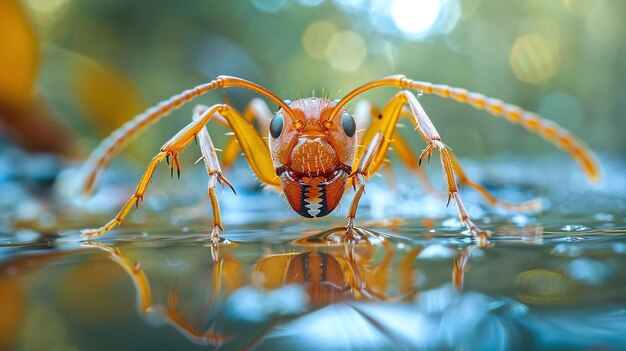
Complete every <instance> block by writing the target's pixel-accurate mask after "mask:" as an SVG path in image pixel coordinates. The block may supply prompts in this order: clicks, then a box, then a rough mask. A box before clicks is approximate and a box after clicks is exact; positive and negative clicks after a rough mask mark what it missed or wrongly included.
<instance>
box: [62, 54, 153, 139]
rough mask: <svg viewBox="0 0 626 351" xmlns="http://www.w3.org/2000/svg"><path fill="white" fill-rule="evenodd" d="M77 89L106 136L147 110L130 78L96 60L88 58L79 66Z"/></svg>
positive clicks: (75, 86)
mask: <svg viewBox="0 0 626 351" xmlns="http://www.w3.org/2000/svg"><path fill="white" fill-rule="evenodd" d="M73 86H74V91H75V93H76V96H77V97H78V99H79V101H80V102H81V105H82V106H83V108H84V109H85V111H86V112H87V117H88V118H89V119H90V120H91V122H92V124H93V125H94V127H96V129H97V132H98V133H99V135H100V136H103V137H104V136H107V135H109V134H110V133H111V132H112V131H113V130H115V129H117V128H119V127H120V126H121V125H122V124H124V123H125V122H127V121H129V120H130V119H131V118H132V117H134V116H135V115H137V114H139V113H141V112H142V111H143V109H144V105H143V103H142V102H141V98H140V94H139V92H138V91H137V89H136V88H135V86H134V85H133V83H132V82H131V80H130V79H128V78H127V77H126V76H125V75H124V74H123V73H121V72H119V71H117V70H116V69H115V68H113V67H111V66H108V65H104V64H101V63H98V62H95V61H93V60H89V59H85V60H82V61H81V62H80V64H78V65H76V71H75V72H74V79H73Z"/></svg>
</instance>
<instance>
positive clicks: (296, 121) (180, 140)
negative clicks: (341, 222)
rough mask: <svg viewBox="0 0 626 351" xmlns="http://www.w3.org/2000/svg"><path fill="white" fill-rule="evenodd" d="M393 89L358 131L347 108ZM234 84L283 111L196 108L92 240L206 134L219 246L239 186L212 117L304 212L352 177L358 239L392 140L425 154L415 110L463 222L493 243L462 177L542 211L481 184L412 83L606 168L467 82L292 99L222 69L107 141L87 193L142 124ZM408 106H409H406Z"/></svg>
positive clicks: (89, 170)
mask: <svg viewBox="0 0 626 351" xmlns="http://www.w3.org/2000/svg"><path fill="white" fill-rule="evenodd" d="M383 86H390V87H397V88H400V89H402V90H400V91H399V92H398V93H396V94H395V95H394V96H393V97H392V98H391V100H389V102H388V103H387V104H386V105H385V106H384V107H383V108H382V110H380V111H377V110H376V109H375V108H370V111H371V112H372V113H373V115H372V117H373V118H371V123H370V124H369V126H368V127H367V129H366V131H365V133H363V134H362V135H359V137H358V138H357V133H356V131H357V125H356V122H355V119H354V118H353V117H352V115H350V114H349V113H348V111H346V110H345V109H344V106H345V105H346V103H348V102H349V101H351V100H352V99H353V98H355V97H356V96H358V95H360V94H362V93H363V92H365V91H368V90H370V89H373V88H377V87H383ZM230 87H241V88H247V89H249V90H252V91H255V92H257V93H259V94H261V95H263V96H265V97H266V98H269V99H270V100H272V101H273V102H275V103H276V104H278V106H279V107H280V108H279V110H278V112H277V113H276V114H275V115H272V113H271V112H270V110H269V108H267V106H266V105H265V104H264V103H261V102H260V100H256V99H255V100H253V101H254V103H251V104H250V105H249V106H248V108H247V109H246V111H245V112H244V114H243V115H242V114H241V113H239V112H238V111H237V110H235V109H234V108H233V107H232V106H230V105H229V104H228V103H226V104H216V105H213V106H211V107H205V106H197V107H196V108H195V109H194V114H193V121H192V122H191V123H189V124H188V125H187V126H186V127H185V128H183V129H182V130H181V131H179V132H178V133H177V134H176V135H175V136H174V137H172V138H171V139H170V140H169V141H168V142H166V143H165V144H164V145H163V146H162V147H161V151H160V152H159V153H158V154H157V155H156V156H154V158H153V159H152V161H151V162H150V163H149V165H148V168H147V169H146V171H145V173H144V174H143V176H142V178H141V180H140V181H139V184H138V185H137V188H136V190H135V193H134V194H133V195H132V196H131V197H130V199H129V200H128V201H127V202H126V204H125V205H124V206H123V207H122V209H121V211H120V212H119V213H118V214H117V216H115V217H114V218H113V219H112V220H111V221H109V222H108V223H106V224H105V225H104V226H102V227H100V228H98V229H88V230H84V231H83V232H82V236H83V237H93V236H98V235H101V234H103V233H105V232H108V231H109V230H111V229H113V228H114V227H115V226H117V225H118V224H119V223H120V222H121V221H122V219H123V218H124V217H125V216H126V215H127V214H128V211H129V210H130V209H131V207H132V206H133V205H137V206H138V205H139V203H140V202H141V200H142V199H143V196H144V193H145V191H146V188H147V186H148V183H149V181H150V179H151V178H152V175H153V173H154V170H155V168H156V166H157V164H159V163H160V162H161V161H163V160H165V159H167V160H168V162H170V157H171V165H170V169H171V172H172V173H173V170H174V168H176V170H177V173H178V175H179V176H180V165H179V161H178V154H179V153H180V152H181V151H182V150H183V149H184V148H185V147H186V146H187V145H189V143H190V142H191V141H192V140H194V138H197V140H198V143H199V147H200V150H201V152H202V156H203V159H204V164H205V166H206V171H207V173H208V175H209V183H208V193H209V197H210V199H211V205H212V207H213V223H214V225H213V231H212V239H213V241H214V242H215V243H217V242H218V241H219V231H220V230H223V226H222V220H221V216H220V209H219V204H218V201H217V195H216V194H215V188H216V187H217V183H220V184H222V185H224V184H225V185H228V186H229V187H230V188H231V189H232V190H233V192H234V191H235V190H234V187H233V186H232V184H231V183H230V182H229V181H228V180H227V179H226V178H225V177H224V175H223V174H222V170H221V168H220V164H219V162H218V158H217V154H216V150H215V148H214V147H213V144H212V142H211V138H210V136H209V133H208V132H207V130H206V128H205V125H206V124H207V123H208V122H209V121H211V120H213V121H217V122H218V123H220V124H222V125H225V126H227V127H229V128H230V129H232V130H233V132H234V135H235V137H236V139H237V142H238V143H239V146H240V147H241V150H242V151H243V154H244V155H245V157H246V159H247V161H248V163H249V164H250V167H251V168H252V170H253V172H254V173H255V174H256V176H257V177H258V178H259V179H260V180H261V181H262V182H263V183H265V184H266V185H268V186H269V187H271V188H275V189H282V191H283V192H284V193H285V195H286V197H287V200H288V202H289V204H290V205H291V207H292V208H293V209H294V210H295V211H296V212H297V213H298V214H299V215H301V216H303V217H322V216H325V215H327V214H329V213H330V212H332V211H333V210H334V209H335V207H336V206H337V205H338V204H339V200H341V198H342V196H343V194H344V192H345V187H346V184H348V183H349V182H350V183H351V184H352V186H353V188H354V189H355V191H356V194H355V196H354V199H353V200H352V204H351V206H350V209H349V211H348V215H347V217H346V218H347V220H348V223H347V225H346V229H347V230H346V234H347V239H349V240H352V239H354V238H357V237H356V236H354V235H355V234H358V235H360V236H362V234H361V233H359V232H358V230H356V228H355V227H354V218H355V216H356V210H357V205H358V203H359V199H360V198H361V195H362V194H363V191H364V189H365V181H366V180H367V179H368V178H369V177H370V176H372V175H373V174H375V173H376V172H377V171H378V170H379V168H380V166H381V165H382V164H383V163H384V160H385V158H386V155H387V152H388V150H389V148H390V146H391V145H393V146H394V149H395V150H396V152H397V153H399V155H400V158H401V159H402V160H403V161H405V163H407V164H409V165H410V163H411V162H412V161H411V160H415V157H414V155H412V153H411V152H410V149H409V148H408V147H407V146H406V145H407V144H406V142H405V141H404V140H403V139H402V137H401V136H400V134H399V133H397V131H396V124H397V123H398V120H399V119H400V118H401V117H407V118H408V119H409V120H410V121H411V122H412V123H413V125H414V126H415V129H416V130H417V131H418V132H419V133H420V135H421V136H422V138H423V139H424V140H425V142H426V148H425V149H424V150H423V151H422V153H421V154H420V156H419V159H418V160H417V163H418V165H420V164H421V161H422V160H423V159H424V158H425V157H427V158H428V160H430V157H431V153H432V152H433V151H434V150H436V151H439V154H440V159H441V166H442V168H443V173H444V176H445V180H446V185H447V193H448V204H449V203H450V200H451V199H454V201H455V203H456V206H457V208H458V212H459V215H460V218H461V221H462V222H463V224H464V225H465V226H466V227H467V229H468V230H469V232H470V233H471V234H472V235H473V236H474V237H476V239H477V240H479V241H480V242H485V241H486V238H487V237H488V236H489V235H490V233H489V232H487V231H484V230H482V229H480V228H479V227H478V226H476V225H475V224H474V223H473V222H472V220H471V219H470V217H469V215H468V213H467V210H466V209H465V206H464V205H463V202H462V201H461V197H460V196H459V193H458V189H457V183H456V180H455V176H456V177H457V178H458V180H459V181H460V183H461V184H462V185H466V186H469V187H471V188H473V189H475V190H477V191H478V192H479V193H480V194H481V195H482V196H483V197H484V198H485V199H486V200H487V201H488V202H489V203H490V204H491V205H498V206H503V207H505V208H508V209H511V210H530V209H535V208H537V206H538V203H537V202H536V201H531V202H528V203H523V204H510V203H506V202H502V201H499V200H497V199H496V198H494V197H493V196H492V195H491V194H489V192H487V190H486V189H485V188H483V187H482V186H480V185H479V184H477V183H475V182H473V181H471V180H470V179H469V178H468V177H467V175H466V174H465V172H464V171H463V169H462V168H461V166H460V164H459V162H458V161H457V159H456V157H455V156H454V155H453V154H452V151H451V150H450V149H449V148H448V147H447V146H446V145H445V144H444V143H443V142H442V141H441V137H440V136H439V133H438V132H437V130H436V129H435V126H434V125H433V123H432V122H431V120H430V118H429V117H428V115H427V114H426V112H425V111H424V109H423V108H422V106H421V104H420V103H419V101H418V99H417V97H416V96H415V95H414V94H413V93H412V92H411V91H410V90H409V89H414V90H417V91H420V92H423V93H427V94H436V95H439V96H441V97H445V98H452V99H454V100H456V101H458V102H461V103H466V104H469V105H471V106H473V107H474V108H477V109H484V110H486V111H487V112H489V113H491V114H493V115H495V116H502V117H504V118H505V119H507V120H508V121H509V122H512V123H517V124H521V125H522V126H523V127H524V128H526V129H527V130H529V131H531V132H534V133H538V134H539V135H540V136H542V137H543V138H544V139H546V140H548V141H551V142H552V143H554V144H555V145H556V146H558V147H559V148H561V149H563V150H564V151H565V152H567V153H568V154H569V155H570V156H571V157H572V158H574V159H575V160H576V161H577V162H578V163H579V165H580V167H581V168H582V169H583V171H584V172H585V173H586V174H587V176H588V177H589V178H590V179H592V180H597V179H598V178H599V169H598V165H597V163H596V161H595V158H594V157H593V155H592V153H591V151H590V150H589V149H588V148H587V147H586V146H585V145H584V144H583V143H582V142H581V141H579V140H578V139H577V138H576V137H575V136H573V135H572V134H571V133H570V132H568V131H566V130H564V129H563V128H561V127H559V126H558V125H556V124H555V123H553V122H550V121H547V120H544V119H542V118H541V117H539V116H538V115H536V114H534V113H531V112H528V111H524V110H522V109H521V108H520V107H518V106H514V105H511V104H507V103H504V102H503V101H501V100H497V99H493V98H489V97H486V96H485V95H482V94H478V93H473V92H469V91H467V90H465V89H460V88H453V87H449V86H446V85H435V84H431V83H427V82H419V81H414V80H410V79H408V78H406V77H404V76H403V75H395V76H389V77H385V78H381V79H378V80H374V81H371V82H369V83H366V84H364V85H362V86H360V87H358V88H356V89H354V90H353V91H351V92H350V93H348V94H347V95H346V96H344V97H343V98H342V99H341V100H338V101H333V100H328V99H324V98H315V97H309V98H303V99H300V100H295V101H289V100H286V101H283V100H281V99H280V98H278V97H277V96H276V95H274V94H273V93H271V92H270V91H268V90H267V89H265V88H263V87H261V86H259V85H257V84H254V83H252V82H249V81H246V80H243V79H240V78H235V77H229V76H219V77H217V78H216V79H215V80H213V81H211V82H209V83H206V84H203V85H199V86H197V87H195V88H193V89H190V90H186V91H184V92H182V93H181V94H178V95H174V96H172V97H171V98H170V99H169V100H166V101H163V102H161V103H159V104H158V105H156V106H155V107H152V108H150V109H148V110H147V111H146V112H144V113H143V114H140V115H138V116H136V117H135V118H133V119H132V120H131V121H129V122H127V123H126V124H125V125H123V126H122V127H121V128H119V129H118V130H117V131H115V132H114V133H113V134H111V136H109V137H108V138H107V139H105V140H104V141H103V142H102V143H101V145H100V146H99V147H98V148H97V149H96V150H95V151H94V152H93V153H92V155H91V156H90V158H89V160H88V161H87V163H86V165H85V172H86V180H85V182H84V185H83V188H82V190H83V193H87V192H88V191H89V190H90V189H91V188H92V187H93V185H94V183H95V181H96V178H97V176H98V175H99V173H100V172H101V171H102V170H103V169H104V168H106V166H107V165H108V164H109V162H110V160H111V158H112V157H113V156H114V154H115V153H116V152H118V151H119V150H120V149H121V148H122V147H123V146H125V145H126V144H127V143H128V142H129V140H130V139H131V138H133V137H135V136H137V135H138V134H139V132H140V131H142V130H144V129H145V128H146V127H147V126H149V125H150V124H152V123H154V122H156V121H157V120H159V119H160V118H161V117H163V116H165V115H167V114H169V113H170V112H171V111H172V110H174V109H176V108H179V107H180V106H182V105H183V104H185V103H186V102H188V101H190V100H192V99H194V98H196V97H198V96H200V95H202V94H205V93H207V92H209V91H212V90H215V89H217V88H230ZM406 105H408V107H409V108H408V109H407V108H405V106H406ZM254 118H259V119H261V120H262V121H264V122H265V123H267V121H270V122H269V138H268V140H267V141H266V140H264V138H263V137H262V136H261V135H260V134H259V132H258V131H257V130H256V129H255V128H254V126H253V123H252V122H253V120H254ZM229 162H230V161H229Z"/></svg>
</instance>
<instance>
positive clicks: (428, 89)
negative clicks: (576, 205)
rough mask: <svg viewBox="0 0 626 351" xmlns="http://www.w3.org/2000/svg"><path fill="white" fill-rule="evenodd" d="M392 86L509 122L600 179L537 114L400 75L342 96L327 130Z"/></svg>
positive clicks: (584, 156)
mask: <svg viewBox="0 0 626 351" xmlns="http://www.w3.org/2000/svg"><path fill="white" fill-rule="evenodd" d="M383 86H393V87H398V88H409V89H416V90H419V91H421V92H423V93H426V94H435V95H439V96H441V97H443V98H450V99H453V100H456V101H457V102H460V103H463V104H469V105H470V106H472V107H474V108H476V109H479V110H485V111H487V112H489V113H490V114H492V115H494V116H497V117H504V118H505V119H506V120H508V121H509V122H511V123H515V124H519V125H521V126H523V127H524V128H526V129H527V130H528V131H529V132H532V133H537V134H539V135H540V136H541V137H542V138H544V139H545V140H547V141H550V142H552V143H553V144H554V145H556V146H557V147H558V148H560V149H563V150H564V151H565V152H567V153H568V154H569V155H570V156H571V157H572V158H573V159H574V160H575V161H576V162H578V164H579V166H580V167H581V169H582V170H583V171H584V172H585V174H586V175H587V176H588V177H589V179H591V180H592V181H597V180H599V179H600V169H599V167H598V162H597V161H596V158H595V156H594V155H593V153H592V152H591V150H589V148H588V147H587V146H586V145H585V144H584V143H583V142H582V141H580V140H578V139H577V138H576V136H574V135H573V134H572V133H570V132H569V131H567V130H565V129H563V128H561V127H560V126H558V125H557V124H556V123H554V122H550V121H548V120H545V119H542V118H541V117H540V116H538V115H537V114H534V113H532V112H528V111H524V110H523V109H522V108H520V107H519V106H515V105H512V104H507V103H504V102H503V101H502V100H498V99H494V98H490V97H487V96H485V95H483V94H479V93H474V92H470V91H467V90H466V89H461V88H454V87H450V86H447V85H441V84H432V83H428V82H419V81H415V80H411V79H408V78H406V77H405V76H403V75H395V76H389V77H384V78H381V79H377V80H374V81H371V82H369V83H365V84H363V85H361V86H360V87H357V88H356V89H354V90H352V91H351V92H349V93H348V94H347V95H346V96H344V97H343V98H342V99H341V100H340V101H339V102H338V103H337V104H336V105H335V107H333V110H332V111H331V112H330V115H329V117H328V119H327V120H326V122H325V125H326V127H329V126H330V125H331V123H332V120H333V119H334V118H336V117H337V114H338V112H339V110H340V109H341V108H342V107H343V106H344V105H345V104H346V103H348V102H349V101H350V100H352V99H353V98H354V97H356V96H357V95H359V94H362V93H363V92H365V91H368V90H371V89H374V88H378V87H383Z"/></svg>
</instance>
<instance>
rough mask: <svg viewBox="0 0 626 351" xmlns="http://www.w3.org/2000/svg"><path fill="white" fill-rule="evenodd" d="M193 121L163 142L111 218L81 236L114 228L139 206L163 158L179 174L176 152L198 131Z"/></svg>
mask: <svg viewBox="0 0 626 351" xmlns="http://www.w3.org/2000/svg"><path fill="white" fill-rule="evenodd" d="M225 107H226V105H214V106H213V107H211V109H209V110H207V111H205V114H204V115H203V116H205V115H207V114H210V115H208V118H210V117H211V115H213V114H214V113H216V112H218V111H219V110H220V109H223V108H225ZM208 118H207V120H208ZM194 123H195V122H192V123H191V124H190V125H188V126H187V127H185V128H183V130H181V131H180V132H178V133H177V134H176V135H175V136H174V137H173V138H172V139H170V140H169V141H168V142H167V143H165V144H164V145H163V146H162V147H161V152H159V153H158V154H157V155H156V156H154V157H153V158H152V161H150V163H149V164H148V167H147V168H146V171H145V172H144V173H143V176H142V177H141V179H140V180H139V184H137V188H136V189H135V192H134V193H133V195H132V196H131V197H130V199H128V201H126V203H125V204H124V206H123V207H122V209H121V210H120V212H119V213H118V214H117V215H116V216H115V217H114V218H113V219H111V220H110V221H109V222H108V223H106V224H105V225H103V226H102V227H100V228H97V229H85V230H82V233H81V236H82V237H93V236H99V235H102V234H104V233H106V232H108V231H110V230H111V229H113V228H115V227H116V226H117V225H118V224H120V223H121V222H122V219H124V217H126V215H127V214H128V212H129V211H130V209H131V208H132V207H133V205H135V206H137V207H139V203H140V202H141V200H142V199H143V196H144V194H145V192H146V189H147V188H148V184H149V183H150V179H152V176H153V175H154V171H155V169H156V166H157V165H158V164H159V163H161V162H162V161H163V160H164V159H166V158H167V159H168V160H169V157H170V156H171V157H172V164H171V170H172V172H173V170H174V167H176V169H177V172H178V175H179V176H180V165H179V163H178V153H179V152H180V151H182V150H183V149H184V148H185V147H186V146H187V145H188V144H189V142H190V141H191V140H192V139H193V137H194V136H195V135H197V134H198V133H199V129H200V128H190V127H192V126H193V125H194ZM202 127H204V125H202ZM189 134H191V137H192V138H191V139H189V137H188V135H189ZM185 136H187V138H186V139H188V140H186V139H185Z"/></svg>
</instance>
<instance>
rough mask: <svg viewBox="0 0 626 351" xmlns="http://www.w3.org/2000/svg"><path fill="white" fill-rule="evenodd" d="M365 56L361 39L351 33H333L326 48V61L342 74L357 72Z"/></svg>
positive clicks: (365, 50)
mask: <svg viewBox="0 0 626 351" xmlns="http://www.w3.org/2000/svg"><path fill="white" fill-rule="evenodd" d="M366 54H367V49H366V47H365V41H364V40H363V37H361V36H360V35H358V34H356V33H355V32H352V31H345V32H338V33H335V34H334V35H333V36H332V37H331V38H330V41H329V42H328V47H327V48H326V59H327V60H328V63H329V64H330V66H331V67H333V68H334V69H336V70H338V71H343V72H354V71H356V70H358V69H359V68H360V67H361V64H362V63H363V60H364V59H365V55H366Z"/></svg>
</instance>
